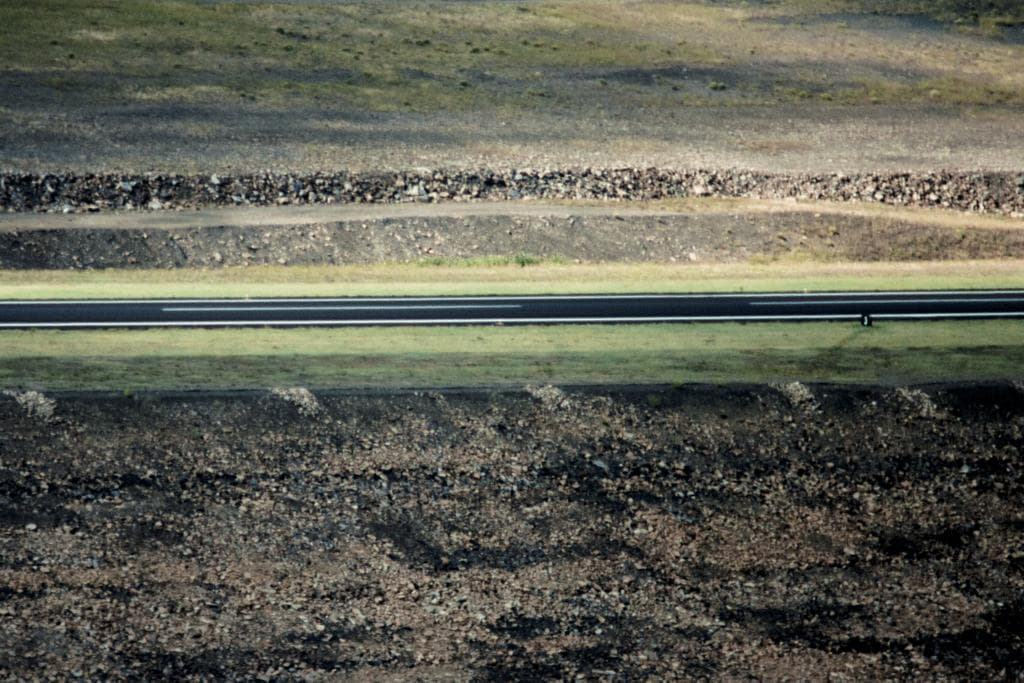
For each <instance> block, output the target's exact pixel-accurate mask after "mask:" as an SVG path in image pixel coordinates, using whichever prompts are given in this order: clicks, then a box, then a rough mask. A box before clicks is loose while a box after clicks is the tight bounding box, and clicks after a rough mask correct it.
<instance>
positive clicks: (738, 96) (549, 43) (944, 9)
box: [0, 0, 1024, 111]
mask: <svg viewBox="0 0 1024 683" xmlns="http://www.w3.org/2000/svg"><path fill="white" fill-rule="evenodd" d="M522 9H526V10H527V11H521V10H522ZM117 10H118V11H116V12H112V11H109V8H107V7H106V5H105V4H104V3H101V2H76V3H65V2H57V1H56V0H44V1H42V2H36V3H32V4H30V5H29V4H26V3H22V2H16V1H14V0H2V1H0V13H2V14H3V16H4V18H5V22H4V24H3V27H0V61H2V62H3V63H4V64H5V67H6V68H7V69H8V70H9V71H11V72H15V73H17V72H20V73H23V74H29V75H31V79H34V80H36V87H42V88H48V89H51V90H52V89H56V90H59V91H60V92H62V93H63V94H64V97H72V98H85V99H87V100H88V101H102V102H131V101H144V102H168V103H171V102H224V101H231V100H232V99H235V100H237V99H239V98H242V99H247V100H250V101H254V102H258V103H263V104H266V105H274V104H284V103H294V102H295V101H296V100H301V101H306V102H309V103H323V102H344V103H345V104H346V105H350V106H356V107H361V108H368V109H373V110H378V111H396V110H401V109H409V108H412V109H416V110H440V109H463V108H467V107H472V108H480V107H505V106H514V107H526V108H533V107H536V106H544V105H543V104H541V103H538V102H537V100H545V99H548V98H552V99H557V98H564V99H565V100H566V101H567V102H569V101H572V102H580V103H583V102H586V103H591V104H592V105H595V106H597V105H600V104H601V103H602V101H604V100H606V99H607V98H608V97H609V93H608V92H607V91H608V89H609V87H608V86H612V87H613V88H616V89H617V88H619V87H623V86H628V87H629V91H630V93H631V94H630V97H631V98H634V99H635V98H639V99H640V100H641V101H644V102H648V103H650V104H656V103H661V104H668V100H667V99H666V98H673V99H672V102H673V103H674V104H678V97H676V96H674V95H673V94H672V93H673V89H670V88H663V87H659V86H661V85H662V84H663V82H664V80H665V79H664V78H663V75H669V74H674V76H673V80H672V82H673V84H674V85H675V88H676V89H678V88H679V87H680V86H681V85H682V86H685V85H686V84H687V82H688V80H689V79H690V77H689V76H687V71H688V70H689V69H693V68H694V67H700V68H699V69H697V70H696V71H695V73H696V74H700V73H710V74H721V75H723V76H725V75H729V76H730V78H728V79H726V78H711V79H710V80H706V77H705V79H704V80H705V84H706V89H705V93H706V94H705V98H703V99H702V98H700V97H695V96H693V95H694V94H695V93H690V95H691V96H689V97H688V98H687V100H686V103H687V104H688V105H691V104H701V103H703V102H705V101H715V102H720V101H721V100H722V96H721V95H719V92H720V91H725V90H728V93H729V94H728V96H727V97H728V100H729V101H731V102H734V103H764V102H770V101H776V102H778V101H800V100H804V99H807V98H808V97H810V96H811V95H812V94H814V93H819V94H820V95H822V96H823V98H822V99H828V97H834V98H835V99H837V100H838V101H840V102H895V103H899V102H905V101H907V100H908V99H909V100H913V101H919V100H923V101H931V102H941V103H952V104H964V103H972V104H981V103H1021V101H1022V92H1021V88H1022V83H1021V78H1022V76H1021V73H1020V70H1019V69H1016V68H1013V65H1015V64H1017V63H1019V61H1020V59H1021V49H1020V48H1019V47H1016V46H1012V45H1003V44H999V43H993V44H992V45H991V46H984V45H975V46H972V50H974V51H975V52H978V53H979V56H980V55H981V53H984V59H976V58H972V59H967V58H966V57H965V56H964V55H963V54H962V51H961V50H959V49H958V48H957V46H955V45H952V44H950V45H944V44H943V43H942V42H941V41H931V42H928V43H926V44H923V45H921V49H918V50H915V51H909V52H908V51H904V50H901V49H899V48H894V46H893V45H891V44H887V43H885V42H883V41H881V40H880V38H879V36H877V35H875V34H873V33H872V32H871V31H870V30H865V29H863V27H858V26H854V25H850V24H848V23H847V22H839V23H842V24H843V25H844V26H845V28H844V30H843V40H842V41H840V42H839V43H838V44H837V43H836V41H835V40H834V32H833V31H831V30H830V28H829V26H827V25H826V26H817V25H816V24H814V23H813V22H811V23H805V24H803V25H800V26H797V27H794V26H793V25H792V23H787V22H778V21H776V20H777V19H780V18H782V19H787V20H789V19H792V18H793V17H802V18H808V19H813V18H814V17H816V16H822V15H824V16H831V15H835V14H837V13H844V12H846V13H867V12H873V13H885V14H899V15H917V14H920V15H924V16H929V17H934V18H936V19H937V20H940V21H949V22H958V25H961V26H966V27H974V28H975V29H976V30H977V31H978V32H979V33H982V34H994V33H997V32H998V31H999V30H1001V27H1003V26H1006V25H1013V24H1015V23H1018V22H1024V11H1022V10H1021V8H1020V6H1019V3H1015V2H1004V3H999V2H993V3H972V2H965V1H962V0H948V1H945V2H938V3H933V2H924V1H923V0H922V1H921V2H901V3H888V2H881V1H879V2H874V1H873V0H845V1H844V0H835V1H833V2H826V3H820V2H814V3H809V2H806V1H802V0H788V1H787V2H784V3H781V4H779V5H767V6H765V5H749V4H746V3H740V2H737V3H733V4H726V5H724V6H719V5H716V6H711V5H706V4H699V3H683V4H679V3H655V2H641V3H628V4H623V3H610V2H602V3H592V2H588V3H581V2H577V1H566V0H562V1H559V2H555V3H544V4H540V3H536V4H534V3H530V4H529V5H528V6H525V7H524V6H522V5H506V4H502V3H462V2H459V3H431V4H429V6H428V7H417V6H413V5H392V6H390V7H389V11H388V12H380V11H378V8H377V6H376V4H375V3H369V2H352V3H322V4H321V3H311V4H308V5H305V4H300V3H299V4H270V3H238V4H235V3H197V2H187V1H184V0H170V1H167V2H155V1H154V0H125V1H124V2H119V3H118V8H117ZM946 42H949V41H946ZM768 46H770V49H771V53H772V56H773V61H774V62H776V63H777V64H778V65H779V66H778V67H775V69H776V70H778V68H781V72H779V73H774V72H773V76H772V77H773V78H775V80H776V81H777V82H781V83H782V86H781V87H775V88H767V89H766V88H765V87H764V80H765V78H766V74H765V73H764V72H762V68H763V67H762V65H761V64H760V63H759V59H760V55H761V54H762V53H763V52H764V50H765V49H766V48H767V47H768ZM824 54H829V55H830V57H829V59H833V60H836V61H840V60H844V59H845V60H847V63H848V64H851V65H852V64H857V65H858V66H857V68H856V70H855V71H854V72H852V73H851V74H850V75H851V76H852V81H853V83H852V84H848V85H843V86H838V87H835V88H831V87H827V86H825V87H822V84H821V82H820V78H819V76H817V75H815V72H814V70H811V69H808V64H809V63H810V61H820V59H821V56H822V55H824ZM752 55H753V56H752ZM809 60H810V61H809ZM412 65H415V68H412ZM900 73H902V74H905V75H898V74H900ZM471 74H479V75H482V76H483V78H482V79H481V80H479V82H478V81H477V78H475V77H474V78H467V76H468V75H471ZM538 74H542V76H540V78H538ZM580 76H587V78H583V79H580V78H579V77H580ZM595 77H596V78H595ZM677 78H678V80H677ZM847 80H851V79H849V78H848V79H847ZM732 81H735V82H736V85H735V86H733V85H728V86H727V83H731V82H732ZM587 83H591V84H594V85H595V86H596V88H595V89H593V91H591V90H590V86H587V85H586V84H587ZM516 84H518V87H517V85H516ZM634 84H637V85H646V86H647V87H645V88H643V91H642V92H636V91H635V90H634V89H633V88H632V86H633V85H634ZM509 85H511V87H508V86H509ZM707 91H711V92H707ZM716 91H717V92H716ZM624 94H625V93H624ZM25 95H28V96H32V95H30V91H24V92H23V96H25ZM708 98H710V99H708Z"/></svg>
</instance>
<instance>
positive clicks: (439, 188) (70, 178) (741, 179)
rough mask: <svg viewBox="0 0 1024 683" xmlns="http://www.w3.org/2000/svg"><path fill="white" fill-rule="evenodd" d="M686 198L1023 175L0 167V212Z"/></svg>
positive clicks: (1010, 190)
mask: <svg viewBox="0 0 1024 683" xmlns="http://www.w3.org/2000/svg"><path fill="white" fill-rule="evenodd" d="M695 196H696V197H759V198H763V199H781V198H786V197H795V198H803V199H816V200H826V201H869V202H882V203H886V204H892V205H898V206H924V207H943V208H952V209H958V210H965V211H979V212H993V213H1021V212H1024V175H1022V174H1021V173H1019V172H1013V173H1007V172H973V173H971V172H954V171H939V172H931V173H858V174H844V173H832V174H825V175H809V174H787V173H762V172H753V171H743V170H721V171H718V170H706V169H692V170H676V169H673V168H671V167H670V168H653V167H649V168H567V169H554V170H551V169H529V168H527V169H518V170H508V169H505V170H495V169H478V170H461V169H447V170H445V169H438V170H429V169H428V170H418V171H399V172H378V173H372V172H349V171H339V172H334V173H312V174H287V173H272V172H264V173H257V174H242V175H236V176H229V175H224V174H203V175H177V174H158V173H148V174H131V173H99V174H76V173H70V172H67V173H46V174H39V173H10V172H9V173H0V210H4V209H6V210H8V211H60V212H64V211H66V212H73V211H99V210H104V209H118V208H148V209H167V208H178V207H195V206H251V205H256V206H265V205H272V204H332V203H343V204H351V203H391V202H403V201H424V202H437V201H467V200H476V199H492V200H516V199H613V200H648V199H661V198H665V197H695Z"/></svg>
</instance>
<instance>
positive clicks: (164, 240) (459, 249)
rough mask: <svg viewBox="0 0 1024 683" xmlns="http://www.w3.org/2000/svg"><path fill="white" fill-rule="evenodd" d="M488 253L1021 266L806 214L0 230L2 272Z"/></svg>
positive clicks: (912, 231) (854, 221) (993, 251)
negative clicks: (974, 261) (974, 262)
mask: <svg viewBox="0 0 1024 683" xmlns="http://www.w3.org/2000/svg"><path fill="white" fill-rule="evenodd" d="M494 254H508V255H511V254H522V255H528V256H529V257H531V258H542V259H564V260H565V261H567V262H571V261H575V260H581V261H592V262H593V261H634V262H641V261H652V262H662V263H664V262H678V263H694V262H701V263H708V262H717V263H722V262H737V261H740V262H742V261H747V260H749V259H751V258H756V257H767V258H781V257H785V256H787V255H791V256H794V257H800V258H815V259H821V260H842V261H857V262H865V261H941V260H953V259H1002V258H1020V257H1021V255H1024V232H1022V231H1021V230H1019V229H1015V228H994V227H976V228H970V227H962V228H956V229H954V228H948V227H941V226H934V225H924V224H918V223H913V222H909V221H902V220H894V219H892V218H888V217H861V216H843V215H838V214H817V215H815V214H812V213H810V212H806V211H803V212H777V213H755V214H745V213H739V214H698V213H694V214H664V215H649V216H643V215H639V216H637V215H632V216H629V217H628V219H625V220H624V219H623V217H622V216H616V215H614V214H609V215H574V214H572V213H569V214H566V215H562V216H558V215H552V216H545V215H539V216H529V217H524V216H516V215H512V216H464V217H454V216H435V217H402V218H382V219H372V220H346V221H338V222H330V223H311V224H307V225H269V226H268V225H258V226H249V225H239V226H212V227H198V228H173V229H159V228H157V229H154V228H146V229H119V228H110V229H89V228H69V229H44V230H38V229H26V230H18V231H0V268H4V269H23V268H30V269H89V268H189V267H203V268H219V267H224V266H245V265H259V264H279V265H285V264H287V265H307V264H308V265H312V264H360V263H381V262H410V261H411V262H427V263H429V262H431V261H432V260H434V259H439V260H440V261H441V262H444V261H445V260H446V259H456V260H457V259H465V258H473V257H480V256H487V255H494Z"/></svg>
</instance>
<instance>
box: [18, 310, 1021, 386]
mask: <svg viewBox="0 0 1024 683" xmlns="http://www.w3.org/2000/svg"><path fill="white" fill-rule="evenodd" d="M1022 339H1024V322H1020V321H972V322H921V323H879V324H877V325H876V326H875V327H873V328H861V327H859V326H857V325H854V324H845V323H800V324H781V323H762V324H756V325H754V324H751V325H741V324H731V323H725V324H708V325H617V326H616V325H592V326H570V327H556V326H551V327H545V326H523V327H504V328H501V327H448V328H445V327H440V328H364V329H305V330H303V329H287V330H276V329H250V330H129V331H90V332H67V331H9V332H3V333H2V334H0V387H6V388H36V389H42V390H71V389H104V390H118V391H135V390H141V389H202V388H260V387H270V386H290V385H304V386H311V387H384V388H387V387H406V386H408V387H416V386H480V385H516V384H525V383H530V382H554V383H561V384H576V383H580V384H601V383H631V382H636V383H644V382H656V383H684V382H725V381H727V382H765V381H783V380H801V381H829V382H881V383H902V382H926V381H938V380H953V379H963V380H968V379H1017V378H1019V377H1021V376H1022V374H1024V373H1022V368H1024V344H1022V343H1021V340H1022ZM384 349H386V351H385V350H384Z"/></svg>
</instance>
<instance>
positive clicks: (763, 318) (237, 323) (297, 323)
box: [0, 312, 1024, 328]
mask: <svg viewBox="0 0 1024 683" xmlns="http://www.w3.org/2000/svg"><path fill="white" fill-rule="evenodd" d="M993 316H995V317H1001V318H1024V312H1013V313H1000V312H992V313H945V314H934V313H883V314H879V315H872V317H873V318H874V319H875V320H880V319H885V318H984V317H993ZM784 320H836V321H838V320H860V315H859V314H857V315H852V314H843V315H736V316H711V315H701V316H657V317H649V318H648V317H640V316H630V317H617V318H466V319H460V318H434V319H424V320H229V321H209V322H197V321H190V320H188V321H157V322H77V323H62V322H40V323H0V328H14V327H22V328H25V327H67V328H75V327H311V326H318V325H324V326H326V325H333V326H339V327H359V326H363V327H369V326H385V327H388V326H400V325H401V326H413V325H498V324H501V325H512V324H516V325H520V324H537V325H539V324H557V323H567V324H568V323H585V324H591V323H649V322H650V323H658V322H660V323H671V322H770V321H784Z"/></svg>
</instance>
